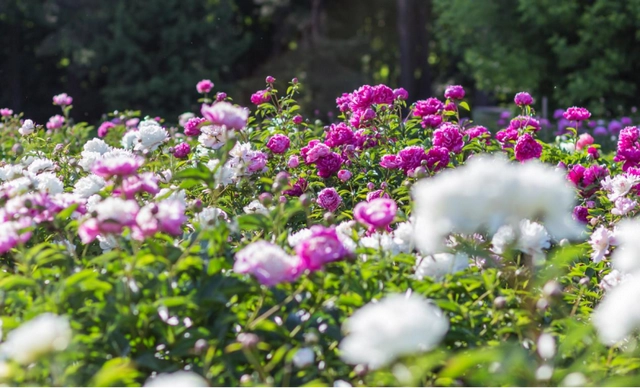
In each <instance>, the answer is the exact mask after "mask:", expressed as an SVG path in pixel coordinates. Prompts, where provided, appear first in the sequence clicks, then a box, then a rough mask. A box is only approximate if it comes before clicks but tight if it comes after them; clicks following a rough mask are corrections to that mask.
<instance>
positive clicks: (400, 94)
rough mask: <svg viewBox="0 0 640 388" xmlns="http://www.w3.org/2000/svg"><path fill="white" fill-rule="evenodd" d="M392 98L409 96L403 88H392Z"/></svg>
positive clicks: (402, 98)
mask: <svg viewBox="0 0 640 388" xmlns="http://www.w3.org/2000/svg"><path fill="white" fill-rule="evenodd" d="M393 98H395V99H396V100H407V99H408V98H409V92H407V90H406V89H405V88H398V89H393Z"/></svg>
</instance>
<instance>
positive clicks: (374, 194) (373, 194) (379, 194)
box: [367, 188, 391, 202]
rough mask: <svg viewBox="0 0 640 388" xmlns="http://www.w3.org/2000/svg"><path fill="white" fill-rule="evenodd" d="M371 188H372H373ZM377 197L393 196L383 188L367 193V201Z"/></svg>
mask: <svg viewBox="0 0 640 388" xmlns="http://www.w3.org/2000/svg"><path fill="white" fill-rule="evenodd" d="M369 190H371V188H370V189H369ZM376 198H391V197H390V196H389V194H387V192H386V191H384V190H382V189H380V190H374V191H372V192H370V193H367V202H371V201H373V200H374V199H376Z"/></svg>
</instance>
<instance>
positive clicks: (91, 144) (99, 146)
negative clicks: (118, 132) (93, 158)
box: [82, 138, 113, 155]
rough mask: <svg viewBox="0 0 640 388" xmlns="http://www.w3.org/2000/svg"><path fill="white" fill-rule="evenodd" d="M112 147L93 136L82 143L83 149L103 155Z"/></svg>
mask: <svg viewBox="0 0 640 388" xmlns="http://www.w3.org/2000/svg"><path fill="white" fill-rule="evenodd" d="M112 149H113V148H112V147H111V146H110V145H109V144H107V143H105V141H104V140H102V139H98V138H93V139H91V140H89V141H88V142H86V143H85V144H84V147H82V150H83V151H86V152H97V153H99V154H100V155H104V154H106V153H107V152H109V151H111V150H112Z"/></svg>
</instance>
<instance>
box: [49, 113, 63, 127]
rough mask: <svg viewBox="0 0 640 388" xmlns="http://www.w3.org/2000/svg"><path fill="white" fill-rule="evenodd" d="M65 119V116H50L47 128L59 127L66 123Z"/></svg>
mask: <svg viewBox="0 0 640 388" xmlns="http://www.w3.org/2000/svg"><path fill="white" fill-rule="evenodd" d="M64 122H65V119H64V117H63V116H60V115H55V116H52V117H50V118H49V121H47V129H58V128H61V127H62V125H64Z"/></svg>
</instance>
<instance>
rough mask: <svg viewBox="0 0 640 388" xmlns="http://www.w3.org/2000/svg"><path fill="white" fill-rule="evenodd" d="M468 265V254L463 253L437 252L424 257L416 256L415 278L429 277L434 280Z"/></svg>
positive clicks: (461, 269) (462, 269)
mask: <svg viewBox="0 0 640 388" xmlns="http://www.w3.org/2000/svg"><path fill="white" fill-rule="evenodd" d="M468 267H469V256H467V255H466V254H465V253H462V252H458V253H456V254H452V253H437V254H435V255H431V256H426V257H424V258H421V257H419V256H418V257H416V273H415V276H416V278H417V279H424V278H425V277H430V278H433V279H435V280H441V279H443V278H444V277H445V275H447V274H452V273H456V272H460V271H464V270H465V269H466V268H468Z"/></svg>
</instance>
